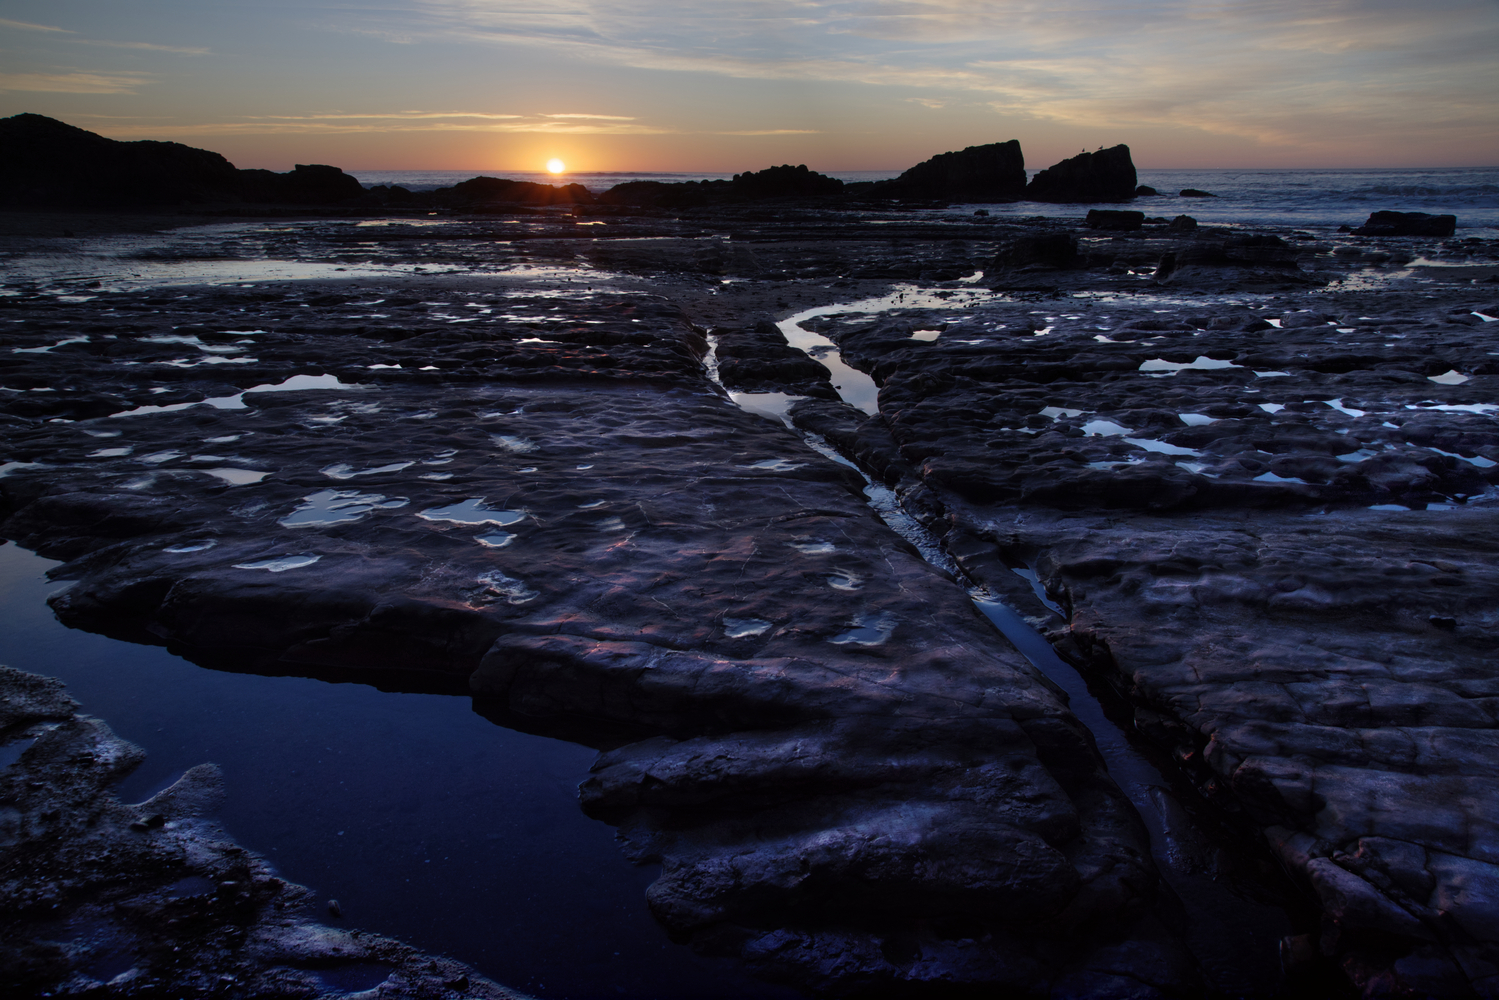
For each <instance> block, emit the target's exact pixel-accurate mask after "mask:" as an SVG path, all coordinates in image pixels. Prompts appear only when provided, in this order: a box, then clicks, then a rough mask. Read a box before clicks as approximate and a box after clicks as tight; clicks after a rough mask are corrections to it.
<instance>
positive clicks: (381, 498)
mask: <svg viewBox="0 0 1499 1000" xmlns="http://www.w3.org/2000/svg"><path fill="white" fill-rule="evenodd" d="M333 294H334V293H333V292H332V291H331V290H330V292H329V295H330V298H328V299H323V298H321V297H316V296H313V297H314V298H315V300H316V301H319V302H323V303H326V304H325V305H323V306H320V308H325V309H327V310H328V312H327V315H326V316H325V317H323V318H319V317H318V316H317V314H313V313H311V311H310V310H307V311H302V310H300V308H299V307H300V304H301V303H302V302H303V301H305V298H304V296H309V291H308V289H307V288H306V286H295V285H292V286H284V287H282V288H281V289H279V290H276V289H272V288H265V287H262V288H258V289H226V290H223V291H212V290H199V291H197V292H194V293H188V295H189V297H188V298H187V299H181V298H178V299H174V300H173V301H174V303H175V305H174V307H173V309H172V310H171V311H170V313H166V314H162V313H154V312H152V311H151V306H150V298H151V297H150V296H149V295H144V296H140V297H136V296H132V295H128V294H124V295H110V296H107V298H108V299H109V302H110V307H111V310H112V315H113V316H114V317H115V318H111V319H107V320H105V321H104V322H103V324H102V325H101V327H100V329H98V330H94V331H92V332H91V333H90V334H89V336H90V338H91V339H90V340H89V341H88V342H87V343H85V344H82V345H79V344H68V345H62V346H59V347H52V348H49V349H48V350H46V351H42V352H38V353H37V354H36V355H35V356H34V360H30V361H28V362H27V363H28V364H29V365H32V366H34V367H33V368H32V374H33V377H37V376H40V375H41V373H42V372H43V371H44V370H45V371H50V372H51V373H52V375H53V378H54V381H55V382H56V388H57V389H58V390H59V391H58V392H55V393H44V394H42V395H44V396H52V395H57V396H59V397H63V396H76V395H77V394H79V393H80V392H81V391H83V390H84V387H85V386H88V387H90V388H89V389H88V392H89V393H91V394H92V395H89V396H88V397H87V402H85V401H84V399H81V398H75V399H74V400H73V403H72V405H76V406H87V407H92V408H93V409H92V410H90V412H92V413H94V414H95V415H94V416H89V417H84V418H83V419H80V420H77V421H76V422H74V423H72V424H47V423H44V422H42V421H40V420H38V421H36V423H35V424H34V425H30V427H31V429H29V430H24V429H21V428H20V427H16V429H15V430H14V431H13V432H12V434H11V441H12V444H13V445H15V446H18V450H15V451H13V452H12V453H11V454H12V455H14V456H15V460H17V461H22V462H31V461H35V460H36V459H38V458H41V457H43V452H45V453H46V455H47V456H49V457H48V458H47V461H46V462H45V463H37V465H38V466H40V465H45V466H46V468H45V469H42V468H39V467H37V466H29V467H24V468H23V467H18V466H7V472H8V473H9V474H8V475H7V476H6V478H5V479H4V480H3V484H4V488H5V496H6V498H7V501H8V503H9V505H10V507H9V516H8V517H7V519H6V521H5V522H4V530H5V532H6V533H7V534H8V535H9V536H11V537H15V538H18V539H21V540H23V544H25V545H27V546H28V547H31V548H35V549H36V550H38V551H40V552H43V553H47V554H50V555H51V556H52V557H54V558H58V557H60V558H64V559H68V560H70V563H69V564H68V566H67V567H66V568H65V569H62V570H60V574H61V575H63V576H68V577H73V578H77V579H78V580H79V583H78V585H77V586H75V587H74V588H72V589H70V590H69V591H68V592H67V593H66V594H65V595H60V596H59V597H58V598H56V599H55V600H54V602H53V606H54V608H55V609H56V610H57V612H58V614H59V615H60V616H61V617H62V619H63V620H64V621H65V622H67V623H68V624H70V625H73V626H75V627H80V628H85V629H90V630H95V631H100V632H104V633H106V634H111V635H115V636H118V637H121V638H128V639H131V640H134V641H143V642H157V643H166V644H168V645H169V646H170V647H171V648H172V649H174V650H177V651H179V652H181V653H182V654H183V655H185V656H187V657H188V658H190V659H193V660H196V661H198V662H202V663H204V664H209V665H213V666H216V667H220V668H231V669H240V670H254V671H259V672H263V673H272V674H299V675H307V676H316V677H324V678H328V679H339V680H361V681H364V682H367V683H375V684H380V685H383V686H388V687H396V688H400V689H404V690H430V691H441V692H449V693H455V694H457V693H464V694H470V695H472V696H473V697H474V698H475V703H476V707H477V708H478V709H479V710H480V711H481V712H483V713H484V714H486V715H488V716H490V717H491V718H493V719H495V720H496V721H499V722H501V723H503V724H505V725H510V726H515V727H519V728H524V729H527V730H529V731H534V732H541V733H548V734H551V735H556V736H562V737H565V738H570V739H574V740H577V741H581V742H586V743H589V744H591V745H593V746H597V747H599V748H600V749H602V750H605V751H606V752H605V753H604V754H603V755H602V756H601V757H600V759H599V761H598V763H597V764H596V765H595V767H594V769H593V776H592V777H591V778H590V779H589V780H588V782H587V783H586V784H585V786H584V789H583V803H584V807H585V809H587V810H588V812H589V813H590V814H592V815H595V816H597V817H599V818H600V819H603V820H605V821H607V822H610V823H613V824H615V825H617V826H618V827H619V829H620V831H621V834H622V837H623V842H624V844H625V845H626V848H627V850H628V851H629V853H630V855H631V856H632V857H633V858H635V859H637V860H640V861H655V862H659V863H660V864H661V865H662V874H661V876H660V878H659V879H658V880H657V881H656V882H655V883H654V884H653V885H652V887H651V889H650V892H649V903H650V906H651V908H652V911H653V912H654V913H655V914H656V916H657V917H658V918H659V919H660V920H661V922H662V923H663V924H665V925H666V927H667V928H668V929H669V930H670V931H671V932H672V933H673V935H674V936H676V937H677V938H678V939H679V940H681V941H684V942H688V943H690V944H691V945H692V946H693V947H695V948H697V949H699V950H702V951H705V952H708V953H712V954H722V955H736V956H739V957H741V958H742V959H743V960H744V961H745V962H747V963H749V965H750V966H751V967H752V968H754V969H756V970H757V971H758V972H759V973H760V974H761V975H763V976H765V977H767V978H770V979H773V980H778V981H784V982H789V983H793V984H797V985H799V986H802V987H803V988H807V989H812V990H816V991H819V992H822V993H825V994H828V995H839V996H848V995H871V996H889V995H892V994H893V993H898V992H901V991H904V992H909V993H912V994H922V995H926V994H931V993H934V992H941V991H944V990H950V989H952V988H954V987H955V986H957V987H962V988H984V989H991V988H996V987H997V988H1001V989H1004V990H1008V991H1010V992H1012V993H1015V994H1016V995H1035V996H1048V995H1050V996H1057V997H1071V996H1096V997H1123V996H1136V995H1140V989H1141V986H1140V982H1141V979H1142V977H1143V978H1144V979H1145V981H1147V982H1148V983H1150V984H1151V985H1150V987H1149V990H1148V991H1147V993H1148V994H1150V995H1154V994H1155V993H1164V994H1171V993H1176V994H1185V995H1190V994H1192V993H1193V992H1195V991H1196V990H1197V989H1198V985H1199V982H1200V980H1199V976H1198V972H1197V969H1196V963H1195V961H1194V959H1193V957H1192V955H1191V953H1190V952H1189V951H1188V950H1187V949H1186V948H1184V947H1183V945H1182V944H1181V940H1180V917H1179V914H1178V913H1177V911H1176V910H1175V909H1174V908H1173V905H1172V903H1171V899H1170V897H1169V895H1166V894H1163V893H1161V892H1160V891H1158V889H1157V877H1156V871H1155V868H1154V865H1153V863H1152V861H1151V856H1150V851H1149V844H1148V839H1147V837H1146V836H1145V833H1144V831H1143V829H1142V828H1141V826H1140V825H1139V821H1138V819H1137V817H1136V816H1135V815H1134V813H1133V812H1132V810H1131V809H1130V807H1129V805H1128V802H1127V801H1126V800H1125V799H1124V797H1123V796H1122V794H1121V793H1120V791H1119V789H1118V788H1117V787H1116V786H1115V785H1114V784H1113V783H1112V782H1111V781H1110V780H1109V779H1108V776H1107V773H1106V771H1105V770H1104V769H1103V767H1102V765H1101V762H1100V759H1099V757H1098V755H1097V752H1096V750H1095V749H1094V747H1093V744H1092V741H1091V739H1090V738H1089V736H1088V733H1087V732H1086V730H1084V729H1083V728H1082V727H1081V726H1080V724H1079V723H1078V722H1077V720H1076V719H1075V718H1074V717H1073V716H1072V714H1071V713H1070V712H1069V711H1068V710H1067V707H1066V705H1065V704H1064V700H1063V699H1062V698H1061V697H1059V695H1058V694H1057V692H1056V690H1055V689H1054V688H1053V687H1052V686H1051V685H1050V683H1049V682H1047V681H1046V680H1045V679H1044V678H1043V677H1042V676H1041V675H1040V674H1039V673H1038V672H1037V671H1036V670H1035V668H1034V667H1032V666H1031V665H1030V664H1029V663H1028V662H1027V661H1025V660H1024V659H1023V658H1021V657H1020V656H1019V655H1018V654H1016V653H1015V652H1014V651H1013V650H1012V649H1010V648H1008V647H1007V646H1005V645H1004V644H1003V642H1002V641H1001V640H999V638H998V637H997V635H996V634H995V633H994V631H993V629H992V627H991V626H990V625H989V623H988V622H987V620H985V619H984V618H982V617H981V616H979V615H978V613H977V612H976V611H975V610H974V608H973V606H972V604H971V603H970V602H969V601H968V599H967V597H966V596H965V595H964V593H963V592H962V590H961V589H960V588H958V587H956V586H954V585H953V583H952V581H951V580H950V579H949V578H948V577H946V576H945V575H944V574H943V573H942V572H941V571H939V570H937V569H935V568H934V567H932V566H931V565H929V564H928V563H926V562H925V561H924V560H922V558H921V557H920V555H919V554H918V553H917V552H916V551H915V550H914V549H913V548H912V547H911V546H910V545H909V543H907V542H905V541H904V540H903V539H901V538H900V537H899V536H898V535H896V534H894V533H893V532H892V531H890V529H888V528H887V527H886V526H885V525H884V524H882V523H881V521H880V520H879V519H878V518H877V517H876V516H875V515H874V513H873V512H872V511H871V509H870V508H869V506H868V505H867V503H866V502H865V498H864V496H863V495H862V492H861V488H862V486H863V481H862V480H861V479H860V478H859V477H857V476H856V475H855V474H854V473H853V472H852V471H851V470H849V469H848V468H846V467H844V466H842V465H839V464H836V463H834V462H831V461H829V460H827V459H825V458H824V457H823V456H821V455H819V454H818V453H817V452H815V451H813V450H811V449H810V448H808V447H807V446H806V445H805V444H804V443H803V442H802V441H801V439H800V438H799V437H797V436H796V435H795V434H793V433H792V432H791V431H789V430H788V429H786V428H785V427H784V426H782V425H781V424H780V423H779V422H771V421H767V420H764V419H762V418H759V417H756V416H753V415H751V414H748V413H746V412H745V411H743V410H740V409H739V408H737V407H735V406H733V405H732V404H731V403H729V402H728V401H727V400H726V399H725V398H724V397H723V395H722V392H721V390H719V389H718V388H717V387H716V386H715V385H713V384H712V383H711V382H710V381H709V380H708V379H707V378H706V374H705V371H704V369H703V367H702V364H701V362H700V360H699V358H700V355H701V354H702V353H703V352H704V351H705V350H706V347H707V345H706V343H705V342H704V340H703V338H702V337H701V336H700V335H699V334H698V333H697V331H695V330H694V329H693V328H692V327H691V326H690V325H689V324H688V323H686V322H685V321H684V319H683V317H682V315H681V313H680V312H679V311H678V310H677V309H676V308H674V307H673V306H671V305H670V304H669V303H667V302H665V301H663V300H661V299H660V298H658V297H656V296H652V295H648V294H643V293H638V292H629V293H624V292H620V291H610V292H607V293H588V292H585V291H584V290H582V289H579V290H577V291H576V292H573V293H568V294H569V295H570V299H569V302H568V305H567V308H566V309H565V310H561V311H557V312H554V310H556V307H557V305H558V299H557V296H556V290H547V291H546V292H545V294H543V293H537V294H535V295H534V296H533V295H531V294H529V293H528V292H527V291H526V289H525V287H524V286H523V285H515V286H507V285H505V284H504V283H497V282H496V281H495V280H490V281H487V282H485V283H484V284H483V285H480V286H474V287H461V289H460V288H453V289H447V288H444V287H443V286H442V285H441V284H432V283H422V281H421V280H420V279H417V280H416V281H414V282H413V283H412V284H410V285H409V286H407V287H401V286H399V285H390V286H386V287H384V288H382V289H380V290H378V291H377V290H374V289H368V288H366V289H364V290H361V293H360V294H361V295H363V296H372V297H373V298H360V299H358V300H357V301H359V302H362V303H364V304H363V305H360V306H357V307H356V306H353V305H352V303H351V302H350V301H349V300H351V299H354V296H348V297H347V298H346V299H344V300H342V301H337V307H336V308H335V307H334V300H333V298H332V296H333ZM455 294H456V295H457V298H456V299H454V298H453V296H454V295H455ZM439 297H440V298H439ZM375 299H378V300H381V301H380V302H378V303H377V302H375V301H374V300H375ZM194 302H195V303H196V305H195V306H194V305H190V303H194ZM397 303H407V304H418V303H419V304H420V305H421V307H422V311H421V313H419V314H413V315H422V316H429V317H430V316H431V315H432V313H434V312H435V313H438V314H440V316H441V317H442V318H441V319H439V320H437V321H436V322H435V323H434V322H433V320H432V319H430V318H429V319H427V320H426V323H427V324H430V326H429V328H428V329H427V330H425V331H422V330H414V329H412V326H413V325H414V324H412V323H411V322H410V321H409V320H407V319H404V318H397V317H396V316H394V315H392V314H391V313H386V314H384V316H385V318H384V319H383V320H380V321H378V322H372V321H371V320H368V319H361V320H358V321H356V320H352V319H339V318H338V317H340V316H350V315H354V316H364V315H368V314H367V313H353V314H350V313H345V312H343V310H346V309H349V308H359V309H363V310H368V309H374V308H377V307H385V308H389V309H391V310H392V311H393V312H394V311H395V310H398V309H399V308H400V306H399V305H397ZM434 303H435V305H434ZM59 306H60V307H62V308H64V309H71V308H75V307H74V306H70V305H69V304H67V303H50V300H36V299H24V300H21V301H16V302H15V303H14V305H13V306H12V310H13V311H12V313H11V315H12V316H13V317H15V318H20V317H21V315H22V313H17V312H15V311H14V310H22V311H23V313H24V314H25V315H27V316H29V317H30V319H29V322H31V323H36V324H37V326H36V329H35V335H36V339H37V340H38V341H39V345H40V346H46V344H47V343H49V342H48V341H47V340H46V338H47V337H49V336H50V335H51V334H50V332H49V331H48V330H47V320H46V318H45V317H46V316H47V315H48V312H49V310H50V309H52V308H57V307H59ZM93 308H97V307H93ZM450 309H458V310H462V312H461V313H453V312H450V311H449V310H450ZM33 310H34V311H33ZM241 310H243V311H241ZM189 313H192V314H193V315H192V316H191V317H190V315H189ZM51 316H52V317H53V318H54V319H57V318H61V314H58V313H51ZM127 316H128V318H124V317H127ZM302 316H306V317H307V318H306V319H302V318H301V317H302ZM283 317H284V319H283ZM470 320H471V321H472V322H469V321H470ZM432 326H435V328H431V327H432ZM105 328H107V329H108V330H109V332H110V333H112V334H113V336H112V337H111V336H108V335H106V334H105V332H104V329H105ZM247 329H248V330H253V331H256V332H240V333H235V332H233V331H246V330H247ZM356 330H357V331H358V332H355V331H356ZM273 331H274V332H273ZM95 335H97V336H98V340H97V341H96V340H93V339H92V338H93V337H94V336H95ZM184 338H186V339H184ZM199 345H202V346H199ZM80 346H81V347H82V348H83V350H82V351H81V352H79V347H80ZM220 346H222V347H225V348H227V350H224V351H217V350H212V349H214V348H218V347H220ZM251 349H253V351H254V353H253V354H251V353H250V350H251ZM184 350H186V351H188V352H191V354H190V355H189V357H187V358H182V357H181V355H182V354H183V353H184ZM54 351H55V352H67V353H65V354H54ZM22 357H28V356H26V355H22ZM206 358H217V359H222V360H220V361H218V362H216V363H214V362H208V361H206V360H203V359H206ZM236 359H245V360H242V361H239V362H238V363H236ZM130 362H137V363H136V364H131V363H130ZM177 362H181V363H180V364H179V363H177ZM231 366H232V368H231ZM225 370H232V371H233V372H234V374H233V375H232V376H226V375H223V374H220V372H221V371H225ZM299 377H300V378H302V379H304V380H305V381H304V382H302V383H295V382H288V380H289V379H294V378H299ZM162 378H167V379H173V380H174V381H175V385H174V386H173V387H172V388H171V390H170V391H169V392H166V393H153V392H151V391H150V388H151V387H153V385H154V384H155V383H157V382H159V381H160V380H161V379H162ZM228 378H232V379H233V381H232V382H226V379H228ZM158 401H159V402H158ZM59 402H61V398H60V399H59ZM75 412H77V411H75ZM59 434H62V435H64V436H63V437H59V436H58V435H59ZM1121 948H1125V949H1126V950H1127V951H1128V957H1127V958H1122V957H1121V954H1120V949H1121Z"/></svg>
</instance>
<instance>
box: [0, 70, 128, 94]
mask: <svg viewBox="0 0 1499 1000" xmlns="http://www.w3.org/2000/svg"><path fill="white" fill-rule="evenodd" d="M148 81H149V78H148V77H146V76H144V75H142V74H140V73H0V90H24V91H31V92H33V93H47V94H133V93H135V92H136V88H138V87H140V86H142V85H144V84H145V83H147V82H148Z"/></svg>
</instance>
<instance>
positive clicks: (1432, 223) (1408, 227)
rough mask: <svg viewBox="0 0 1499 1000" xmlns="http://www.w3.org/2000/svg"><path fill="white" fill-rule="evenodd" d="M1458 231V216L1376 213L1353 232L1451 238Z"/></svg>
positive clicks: (1362, 234)
mask: <svg viewBox="0 0 1499 1000" xmlns="http://www.w3.org/2000/svg"><path fill="white" fill-rule="evenodd" d="M1456 231H1457V216H1455V215H1428V214H1427V213H1425V212H1374V213H1371V214H1370V216H1369V218H1368V221H1366V222H1365V223H1364V224H1363V225H1362V226H1359V227H1358V228H1357V229H1355V230H1353V234H1354V235H1355V236H1451V235H1452V234H1453V233H1454V232H1456Z"/></svg>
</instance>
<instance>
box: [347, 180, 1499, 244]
mask: <svg viewBox="0 0 1499 1000" xmlns="http://www.w3.org/2000/svg"><path fill="white" fill-rule="evenodd" d="M350 173H352V174H353V175H354V176H355V177H357V178H359V182H360V183H361V184H364V185H366V186H373V185H376V184H400V185H401V186H403V187H406V188H409V189H411V190H413V191H430V190H432V189H434V188H438V187H447V186H451V185H453V184H456V183H458V182H459V181H465V180H468V179H469V178H471V177H474V176H476V175H475V173H474V172H473V171H467V170H384V171H381V170H369V171H365V170H352V171H350ZM898 173H899V171H894V170H883V171H882V170H863V171H846V172H839V171H830V172H829V174H828V176H830V177H836V178H838V179H839V180H841V181H843V182H845V183H854V182H858V181H878V180H886V179H888V178H891V177H894V176H895V175H896V174H898ZM1028 173H1029V174H1030V175H1031V176H1034V175H1035V174H1036V173H1037V171H1034V170H1032V171H1028ZM1138 175H1139V180H1140V183H1141V184H1146V185H1149V186H1150V187H1153V188H1155V189H1156V190H1157V191H1159V192H1160V193H1161V194H1160V196H1158V197H1155V198H1140V199H1138V200H1137V201H1136V202H1135V203H1134V205H1133V207H1134V208H1137V209H1140V210H1141V211H1144V212H1145V213H1146V214H1147V215H1164V216H1175V215H1190V216H1192V217H1193V218H1195V219H1197V221H1198V222H1200V223H1208V224H1213V225H1236V226H1274V227H1288V226H1289V227H1296V226H1311V227H1316V228H1333V229H1336V228H1337V227H1338V226H1342V225H1348V226H1357V225H1360V224H1362V223H1363V222H1364V220H1365V219H1367V218H1368V217H1369V213H1370V212H1375V211H1379V210H1382V209H1388V210H1391V211H1396V212H1429V213H1432V214H1450V215H1455V216H1457V225H1458V229H1459V230H1463V231H1464V232H1462V233H1461V235H1463V236H1478V237H1481V238H1488V239H1493V238H1499V167H1442V168H1432V169H1426V170H1411V169H1403V168H1402V169H1388V170H1369V169H1362V170H1140V171H1138ZM492 176H501V177H508V178H510V179H512V180H521V181H536V182H538V183H541V184H558V183H564V184H582V185H583V186H584V187H586V188H588V190H589V191H591V192H593V193H595V194H597V193H599V192H602V191H607V190H608V189H609V188H611V187H613V186H615V185H616V184H623V183H626V182H627V181H667V182H679V181H703V180H729V179H731V178H732V177H733V176H734V175H733V174H703V173H700V174H693V173H656V174H650V173H577V174H565V175H562V176H561V177H558V176H555V175H552V174H545V173H516V172H496V173H494V174H492ZM1186 188H1195V189H1197V190H1200V191H1208V192H1210V193H1212V194H1213V195H1215V197H1212V198H1182V197H1180V195H1179V194H1178V192H1180V191H1182V190H1183V189H1186ZM976 207H977V206H961V205H955V206H952V207H950V208H949V209H947V210H946V211H973V210H975V209H976ZM983 207H985V208H987V209H988V210H989V212H990V213H991V214H993V215H997V216H1029V215H1045V216H1053V217H1059V218H1068V217H1074V216H1082V215H1085V214H1087V210H1088V209H1089V208H1090V207H1096V206H1089V205H1046V204H1041V203H1037V202H1029V201H1022V202H1015V203H1013V204H1008V205H985V206H983ZM1113 207H1118V206H1113Z"/></svg>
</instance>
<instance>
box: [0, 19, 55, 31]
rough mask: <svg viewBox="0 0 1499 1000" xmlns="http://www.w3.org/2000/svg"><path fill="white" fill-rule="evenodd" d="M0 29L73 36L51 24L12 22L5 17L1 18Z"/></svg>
mask: <svg viewBox="0 0 1499 1000" xmlns="http://www.w3.org/2000/svg"><path fill="white" fill-rule="evenodd" d="M0 28H11V29H14V30H16V31H55V32H58V33H60V34H64V35H71V34H72V32H71V31H69V30H68V29H67V28H58V27H54V26H53V25H50V24H32V23H31V22H30V21H12V20H10V19H9V18H5V17H0Z"/></svg>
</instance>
